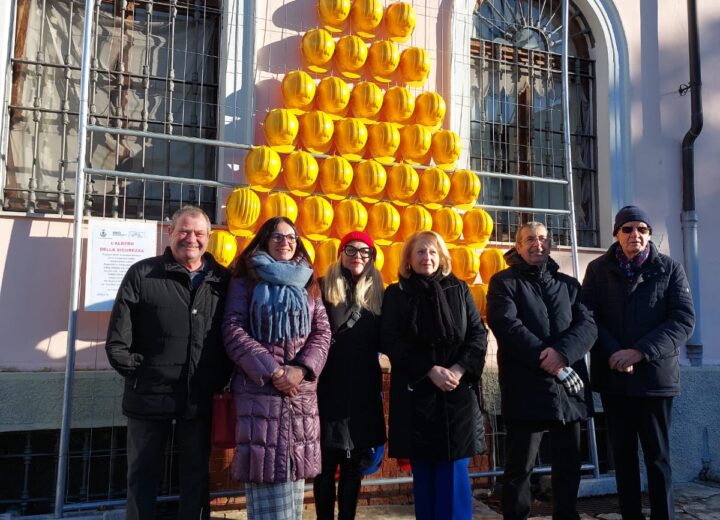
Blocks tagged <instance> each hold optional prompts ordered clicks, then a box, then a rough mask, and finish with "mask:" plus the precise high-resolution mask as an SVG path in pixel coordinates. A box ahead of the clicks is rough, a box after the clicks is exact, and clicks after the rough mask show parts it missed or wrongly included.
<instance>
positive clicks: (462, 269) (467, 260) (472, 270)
mask: <svg viewBox="0 0 720 520" xmlns="http://www.w3.org/2000/svg"><path fill="white" fill-rule="evenodd" d="M450 260H452V272H453V273H454V274H455V276H457V277H458V278H460V279H461V280H465V281H466V282H467V283H472V282H473V281H474V280H475V278H476V277H477V274H478V269H480V256H479V255H478V254H477V253H476V252H475V250H474V249H472V248H471V247H468V246H457V247H454V248H452V249H451V250H450Z"/></svg>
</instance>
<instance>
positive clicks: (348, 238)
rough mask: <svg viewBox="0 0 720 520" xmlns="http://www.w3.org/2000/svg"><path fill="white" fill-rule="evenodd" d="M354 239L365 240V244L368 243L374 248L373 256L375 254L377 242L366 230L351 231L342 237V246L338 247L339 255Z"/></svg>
mask: <svg viewBox="0 0 720 520" xmlns="http://www.w3.org/2000/svg"><path fill="white" fill-rule="evenodd" d="M353 240H358V241H360V242H363V243H364V244H367V246H368V247H369V248H370V249H372V250H373V257H374V256H375V242H373V239H372V237H371V236H370V235H368V234H367V233H365V232H364V231H351V232H350V233H348V234H347V235H345V236H344V237H342V240H340V247H339V248H338V256H340V253H341V252H342V250H343V248H344V247H345V246H346V245H348V243H350V242H352V241H353Z"/></svg>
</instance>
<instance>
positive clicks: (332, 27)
mask: <svg viewBox="0 0 720 520" xmlns="http://www.w3.org/2000/svg"><path fill="white" fill-rule="evenodd" d="M351 5H352V2H351V0H318V17H319V18H320V22H321V23H322V24H323V27H325V29H326V30H328V31H330V32H340V31H342V30H343V28H344V27H345V22H346V21H347V18H348V16H349V15H350V6H351Z"/></svg>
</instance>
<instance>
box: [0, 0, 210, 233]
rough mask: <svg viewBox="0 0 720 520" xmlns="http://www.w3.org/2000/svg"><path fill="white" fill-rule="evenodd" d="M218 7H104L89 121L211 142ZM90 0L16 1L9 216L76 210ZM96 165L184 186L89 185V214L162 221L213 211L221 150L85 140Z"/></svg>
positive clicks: (110, 3)
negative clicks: (179, 212)
mask: <svg viewBox="0 0 720 520" xmlns="http://www.w3.org/2000/svg"><path fill="white" fill-rule="evenodd" d="M220 2H221V0H100V1H98V2H96V4H95V9H94V11H93V13H92V14H91V15H92V16H93V17H94V19H95V20H94V23H93V34H92V36H91V37H92V62H91V75H90V92H89V104H90V110H89V119H90V121H89V123H90V124H93V125H98V126H105V127H108V128H123V129H132V130H141V131H147V132H155V133H159V134H166V135H170V134H172V135H182V136H189V137H201V138H207V139H214V138H216V137H217V134H218V99H217V98H218V62H219V59H218V49H219V35H220V21H221V3H220ZM84 17H85V12H84V3H83V2H77V1H72V0H19V1H18V2H17V16H16V25H15V28H16V31H15V42H14V53H13V58H12V92H11V95H10V102H9V104H8V106H9V128H8V131H7V142H6V143H5V144H4V146H5V147H6V148H7V154H6V158H7V162H6V165H5V184H4V191H3V208H4V209H5V210H11V211H23V212H31V213H58V214H63V213H71V212H72V211H73V208H74V204H75V200H74V196H73V192H74V182H75V171H76V167H77V165H76V164H75V155H76V153H77V138H78V111H79V96H80V78H81V70H80V65H81V53H82V44H83V34H82V32H83V24H84ZM87 161H88V164H89V165H90V166H92V167H94V168H99V169H104V170H112V171H117V172H123V171H125V172H134V173H146V174H156V175H173V176H177V177H184V178H187V179H188V182H187V183H177V182H176V183H169V182H163V181H149V180H127V179H125V178H123V177H122V176H117V177H116V176H110V175H103V176H99V175H97V174H96V175H90V176H88V185H87V195H86V200H85V201H84V202H83V203H84V205H85V210H86V214H90V215H97V216H113V217H117V216H120V217H124V218H146V219H154V220H159V219H162V218H164V217H165V216H167V215H169V214H172V212H173V211H174V209H176V208H177V207H178V206H179V205H180V204H183V203H186V202H187V203H194V204H199V205H201V206H202V207H203V208H204V209H205V210H206V211H207V212H208V214H210V215H214V213H215V211H214V208H215V193H214V190H212V189H208V188H205V189H204V190H201V189H200V187H198V186H194V185H193V182H192V181H193V179H203V180H206V179H210V180H212V179H215V177H216V172H217V170H218V168H217V164H216V162H217V152H216V148H215V147H212V146H206V145H203V144H187V143H178V142H169V141H167V140H163V139H160V138H151V137H133V136H115V135H110V134H102V133H97V132H95V133H90V134H89V135H88V157H87Z"/></svg>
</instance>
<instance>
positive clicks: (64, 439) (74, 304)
mask: <svg viewBox="0 0 720 520" xmlns="http://www.w3.org/2000/svg"><path fill="white" fill-rule="evenodd" d="M94 7H95V0H85V25H84V29H83V51H82V66H81V68H80V75H81V79H80V113H79V117H78V152H77V169H76V173H75V217H74V218H75V221H74V225H73V248H72V267H71V271H70V284H71V285H70V306H69V309H68V328H67V349H66V355H65V384H64V388H63V407H62V422H61V425H60V445H59V450H58V465H57V479H56V482H55V518H62V517H63V509H64V507H63V506H64V505H65V488H66V484H67V468H68V451H69V446H70V422H71V415H72V387H73V378H74V375H75V340H76V338H77V313H78V309H79V307H80V269H81V267H82V252H83V250H82V232H83V227H82V224H83V210H84V208H85V154H86V152H85V149H86V146H87V117H88V109H89V107H88V92H89V91H90V53H91V48H90V45H91V42H92V27H93V23H92V21H93V17H92V14H93V12H94Z"/></svg>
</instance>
